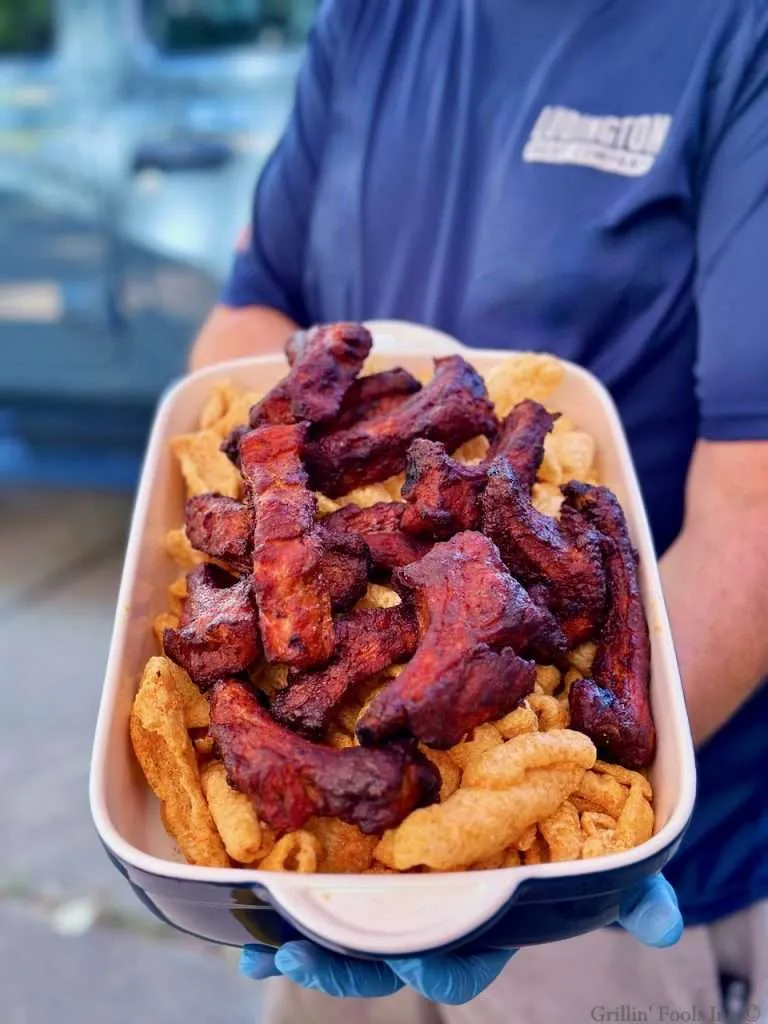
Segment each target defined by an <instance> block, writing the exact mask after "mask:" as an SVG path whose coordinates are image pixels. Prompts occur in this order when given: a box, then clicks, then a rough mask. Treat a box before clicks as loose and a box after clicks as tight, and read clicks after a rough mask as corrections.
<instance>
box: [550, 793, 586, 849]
mask: <svg viewBox="0 0 768 1024" xmlns="http://www.w3.org/2000/svg"><path fill="white" fill-rule="evenodd" d="M539 832H540V833H541V836H542V838H543V839H544V841H545V842H546V844H547V848H548V853H549V856H548V858H547V859H548V860H550V861H560V860H578V859H579V856H580V855H581V846H582V843H583V841H584V837H583V835H582V832H581V821H580V819H579V812H578V811H577V810H576V808H575V807H574V806H573V804H572V803H571V801H570V800H564V801H563V803H561V804H560V806H559V807H558V809H557V810H556V811H555V813H554V814H551V815H550V816H549V817H548V818H544V819H543V820H542V821H540V822H539Z"/></svg>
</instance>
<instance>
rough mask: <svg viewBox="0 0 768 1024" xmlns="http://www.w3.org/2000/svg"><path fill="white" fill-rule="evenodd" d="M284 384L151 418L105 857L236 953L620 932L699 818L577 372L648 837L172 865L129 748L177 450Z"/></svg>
mask: <svg viewBox="0 0 768 1024" xmlns="http://www.w3.org/2000/svg"><path fill="white" fill-rule="evenodd" d="M369 327H370V328H371V330H372V331H373V334H374V338H375V351H376V352H378V353H380V354H382V355H386V356H387V358H389V357H390V355H391V357H392V365H401V366H404V367H406V368H407V369H410V370H413V371H419V370H421V369H423V368H424V367H425V366H426V365H429V364H430V362H431V358H432V357H433V356H435V355H445V354H450V353H452V352H460V353H461V354H463V355H464V356H465V357H466V358H467V359H468V360H469V361H471V362H472V363H473V364H474V365H475V366H476V367H477V368H478V369H480V370H481V371H482V370H483V369H486V368H488V367H490V366H492V365H494V364H495V363H497V362H498V361H499V360H500V359H503V358H504V356H505V355H508V354H509V353H505V352H493V351H480V350H475V349H466V348H464V347H463V346H461V345H459V344H458V343H457V342H456V341H455V340H453V339H452V338H449V337H447V336H445V335H442V334H439V333H438V332H435V331H432V330H429V329H426V328H423V327H418V326H415V325H412V324H405V323H399V322H382V321H379V322H376V323H373V324H369ZM285 372H286V364H285V362H284V360H283V358H282V356H261V357H256V358H250V359H243V360H238V361H235V362H231V363H228V364H225V365H220V366H216V367H212V368H208V369H205V370H202V371H198V372H197V373H195V374H192V375H191V376H189V377H187V378H185V379H183V380H181V381H180V382H179V383H177V384H176V385H175V386H173V387H172V388H171V389H170V390H169V391H168V392H167V393H166V395H165V397H164V398H163V400H162V402H161V404H160V407H159V410H158V412H157V416H156V420H155V423H154V428H153V431H152V435H151V439H150V442H149V447H148V451H147V454H146V460H145V464H144V469H143V474H142V478H141V484H140V487H139V492H138V496H137V500H136V506H135V509H134V514H133V523H132V528H131V533H130V539H129V542H128V550H127V553H126V557H125V566H124V570H123V577H122V584H121V587H120V594H119V599H118V606H117V614H116V619H115V627H114V633H113V637H112V644H111V649H110V654H109V663H108V666H107V672H106V679H105V683H104V690H103V694H102V698H101V707H100V711H99V717H98V724H97V729H96V736H95V742H94V750H93V760H92V767H91V780H90V798H91V810H92V815H93V820H94V822H95V825H96V828H97V830H98V833H99V836H100V837H101V840H102V842H103V844H104V846H105V848H106V850H107V852H108V854H109V856H110V857H111V859H112V860H113V862H114V863H115V865H116V866H117V867H118V869H119V870H120V871H121V872H122V873H123V874H124V875H125V876H126V878H127V879H128V881H129V882H130V884H131V885H132V887H133V888H134V890H135V892H136V893H137V895H138V896H139V898H140V899H142V900H143V901H144V902H145V903H146V904H147V905H148V906H149V907H150V908H151V909H152V910H153V911H154V912H155V913H156V914H157V915H158V916H159V917H161V918H162V919H163V920H165V921H167V922H169V923H170V924H172V925H174V926H175V927H177V928H180V929H182V930H184V931H187V932H190V933H192V934H194V935H197V936H200V937H202V938H205V939H209V940H211V941H214V942H219V943H224V944H228V945H234V946H237V945H243V944H244V943H248V942H255V941H262V942H266V943H269V944H272V945H279V944H280V943H281V942H284V941H286V940H287V939H289V938H292V937H296V934H297V933H300V934H301V935H304V936H308V937H310V938H313V939H314V940H315V941H317V942H319V943H321V944H323V945H324V946H326V947H327V948H330V949H334V950H338V951H344V952H348V953H354V954H357V955H361V956H368V957H381V956H384V955H397V954H407V953H415V952H421V951H434V950H437V949H449V948H456V947H458V946H461V945H465V944H467V943H470V942H473V941H475V940H477V939H478V938H479V937H480V936H482V942H483V944H484V945H492V946H500V947H512V946H517V945H525V944H532V943H538V942H548V941H553V940H556V939H562V938H567V937H569V936H571V935H575V934H579V933H581V932H584V931H588V930H590V929H592V928H594V927H598V926H601V925H604V924H606V923H608V922H610V921H611V920H613V919H615V916H616V913H617V909H618V900H619V894H620V892H621V890H622V889H624V888H626V887H627V886H629V885H631V884H633V883H634V882H636V881H638V880H640V879H641V878H642V877H643V876H645V875H649V874H652V873H654V872H656V871H658V870H660V869H661V868H662V867H663V865H664V864H665V863H666V861H667V860H668V859H669V858H670V857H671V856H672V854H673V853H674V851H675V850H676V848H677V846H678V845H679V842H680V839H681V837H682V834H683V832H684V830H685V828H686V825H687V823H688V820H689V817H690V815H691V811H692V808H693V800H694V790H695V769H694V759H693V747H692V743H691V738H690V733H689V728H688V720H687V715H686V709H685V704H684V699H683V692H682V687H681V683H680V677H679V673H678V668H677V663H676V659H675V653H674V649H673V645H672V640H671V636H670V629H669V623H668V621H667V615H666V611H665V606H664V601H663V597H662V591H661V586H660V582H659V575H658V571H657V565H656V558H655V554H654V549H653V543H652V540H651V534H650V530H649V527H648V523H647V520H646V515H645V511H644V508H643V503H642V499H641V496H640V491H639V488H638V484H637V480H636V476H635V472H634V469H633V465H632V460H631V457H630V454H629V450H628V447H627V444H626V441H625V438H624V433H623V431H622V428H621V425H620V422H619V419H618V416H617V413H616V410H615V407H614V405H613V402H612V401H611V399H610V397H609V396H608V394H607V392H606V391H605V389H604V388H603V387H602V385H601V384H600V383H599V382H598V381H596V380H595V379H594V378H593V377H592V376H591V375H590V374H589V373H587V372H585V371H584V370H582V369H580V368H579V367H577V366H574V365H571V364H566V368H565V376H564V379H563V382H562V385H561V386H560V389H559V391H558V393H557V394H555V395H554V396H553V398H552V400H551V401H552V404H553V405H554V407H556V408H558V409H560V410H562V412H563V413H565V414H567V415H568V416H569V417H571V418H572V419H573V420H574V421H575V422H576V424H577V425H578V426H580V427H582V428H583V429H585V430H587V431H588V432H589V433H591V434H592V435H593V437H594V438H595V440H596V442H597V449H598V459H599V470H600V476H601V480H602V482H604V483H605V484H607V485H608V486H609V487H611V488H612V489H613V490H614V491H615V492H616V494H617V495H618V497H619V499H620V501H621V502H622V504H623V507H624V509H625V512H626V515H627V519H628V523H629V527H630V531H631V535H632V539H633V541H634V543H635V545H636V547H637V548H638V550H639V553H640V566H641V583H642V589H643V596H644V601H645V605H646V610H647V615H648V620H649V624H650V631H651V639H652V686H651V694H652V704H653V712H654V716H655V720H656V726H657V730H658V753H657V757H656V761H655V765H654V767H653V772H652V782H653V787H654V792H655V798H656V829H655V833H654V835H653V836H652V838H651V839H650V840H649V841H648V842H647V843H645V844H644V845H642V846H640V847H637V848H636V849H632V850H629V851H627V852H625V853H617V854H612V855H610V856H606V857H602V858H597V859H593V860H586V861H575V862H569V863H554V864H539V865H530V866H522V867H516V868H507V869H501V870H495V871H494V870H492V871H480V872H465V873H449V874H416V875H404V876H402V877H397V876H392V875H296V874H289V873H272V872H259V871H246V870H238V869H222V868H200V867H192V866H190V865H188V864H185V863H182V862H181V860H180V858H179V856H178V854H177V853H175V851H174V847H173V844H172V842H171V840H170V839H169V838H168V836H167V835H166V834H165V832H164V830H163V828H162V825H161V823H160V818H159V813H158V805H157V802H156V801H155V799H154V798H153V797H152V795H151V794H150V792H149V790H148V788H147V786H146V783H145V781H144V779H143V776H142V774H141V771H140V769H139V767H138V765H137V763H136V761H135V758H134V756H133V752H132V749H131V746H130V742H129V736H128V715H129V710H130V706H131V701H132V699H133V696H134V693H135V690H136V686H137V682H138V679H139V677H140V674H141V670H142V667H143V665H144V663H145V662H146V660H147V658H148V657H150V656H151V655H152V654H154V653H156V650H155V646H154V638H153V634H152V629H151V623H152V620H153V618H154V616H155V615H156V614H157V613H158V612H160V611H162V610H164V606H165V600H166V593H165V588H166V585H167V584H168V583H170V582H171V580H172V579H173V578H174V577H175V576H176V574H177V571H178V570H177V569H175V568H174V566H173V565H171V564H170V562H169V560H168V558H167V557H166V555H165V551H164V547H163V540H164V537H165V534H166V531H168V530H169V529H171V528H173V527H177V526H178V525H179V524H180V523H181V522H182V520H183V503H184V494H183V485H182V480H181V476H180V474H179V472H178V468H177V465H176V463H175V461H174V460H173V458H172V456H171V454H170V452H169V448H168V441H169V439H170V438H171V437H172V436H173V435H175V434H178V433H182V432H185V431H189V430H192V429H195V427H196V424H197V420H198V416H199V413H200V410H201V407H202V405H203V403H204V401H205V399H206V397H207V396H208V393H209V391H210V388H211V385H212V384H213V383H214V382H215V381H218V380H220V379H222V378H228V379H230V380H231V381H232V382H233V383H235V384H236V385H237V386H239V387H241V388H243V389H256V390H263V391H266V390H267V389H268V388H269V387H271V386H272V385H273V384H274V383H275V382H276V381H277V380H278V379H279V378H281V377H282V376H283V375H284V373H285Z"/></svg>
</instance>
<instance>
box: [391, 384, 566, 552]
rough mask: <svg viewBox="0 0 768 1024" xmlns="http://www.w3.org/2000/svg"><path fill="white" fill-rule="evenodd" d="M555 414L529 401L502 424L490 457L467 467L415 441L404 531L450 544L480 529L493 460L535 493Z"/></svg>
mask: <svg viewBox="0 0 768 1024" xmlns="http://www.w3.org/2000/svg"><path fill="white" fill-rule="evenodd" d="M556 419H557V415H556V414H552V413H549V412H547V410H546V409H545V408H544V406H543V405H539V403H538V402H534V401H531V400H530V399H525V400H524V401H522V402H520V403H518V405H516V406H515V408H514V409H513V410H512V412H511V413H510V414H509V415H508V416H507V417H506V419H505V420H503V422H502V424H501V427H500V428H499V432H498V434H497V435H496V437H495V438H494V440H493V441H492V443H491V446H490V448H489V450H488V454H487V456H486V458H485V459H484V460H483V461H482V462H480V463H478V464H477V465H474V466H465V465H462V464H461V463H460V462H457V461H456V460H455V459H452V458H451V457H450V455H448V453H447V452H446V451H445V448H444V447H443V446H442V445H439V444H436V443H435V442H433V441H425V440H417V441H414V442H413V444H412V445H411V447H410V448H409V450H408V460H407V463H406V480H405V486H404V487H403V492H402V493H403V498H405V500H406V501H407V502H408V508H407V510H406V512H405V514H404V516H403V529H404V530H406V531H407V532H409V533H414V534H417V535H422V536H428V537H435V538H436V539H438V540H447V539H448V538H449V537H452V536H453V534H454V533H458V532H459V531H460V530H476V529H478V528H479V526H480V521H481V509H480V496H481V495H482V493H483V489H484V488H485V482H486V474H487V470H488V468H489V467H490V465H491V464H492V462H493V460H494V459H497V458H499V457H501V456H504V457H505V458H506V459H507V461H508V462H509V464H510V466H511V467H512V468H513V469H514V471H515V472H516V473H517V475H518V477H519V479H520V482H521V483H522V485H523V486H524V487H525V488H526V489H527V490H528V491H530V489H531V488H532V487H533V484H534V482H535V480H536V473H537V471H538V468H539V466H540V465H541V460H542V459H543V457H544V438H545V437H546V436H547V434H548V433H549V432H550V430H551V429H552V427H553V425H554V422H555V420H556Z"/></svg>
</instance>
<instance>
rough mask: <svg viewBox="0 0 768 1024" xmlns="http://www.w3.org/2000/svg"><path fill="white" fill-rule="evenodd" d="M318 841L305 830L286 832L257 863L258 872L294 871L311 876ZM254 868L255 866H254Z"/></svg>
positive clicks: (317, 857)
mask: <svg viewBox="0 0 768 1024" xmlns="http://www.w3.org/2000/svg"><path fill="white" fill-rule="evenodd" d="M320 854H321V848H320V840H319V839H318V838H317V836H313V835H312V833H311V832H307V831H306V829H299V830H298V831H296V832H288V833H287V834H286V835H284V836H283V837H282V839H278V841H277V842H276V843H275V845H274V846H273V847H272V849H271V850H270V852H269V853H268V854H267V856H266V857H265V858H264V859H263V860H262V861H260V862H259V865H258V868H259V871H296V872H297V873H298V874H301V875H304V874H311V873H312V872H313V871H317V863H318V860H319V858H320ZM254 866H255V865H254Z"/></svg>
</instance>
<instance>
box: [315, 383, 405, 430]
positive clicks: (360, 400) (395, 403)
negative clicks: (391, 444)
mask: <svg viewBox="0 0 768 1024" xmlns="http://www.w3.org/2000/svg"><path fill="white" fill-rule="evenodd" d="M417 391H421V384H420V383H419V382H418V381H417V380H416V378H415V377H413V376H412V375H411V374H410V373H408V371H407V370H403V369H401V368H400V367H396V368H395V369H393V370H383V371H382V372H381V373H372V374H369V375H368V376H367V377H358V379H357V380H355V381H353V382H352V384H351V385H350V387H349V391H347V393H346V395H345V396H344V401H343V402H342V403H341V409H340V410H339V415H338V416H337V417H336V418H335V419H334V420H332V421H331V422H330V423H328V424H325V425H324V426H323V427H321V428H319V429H318V430H316V431H315V432H314V436H315V437H320V436H323V435H325V434H329V433H332V432H333V431H335V430H347V429H348V428H349V427H354V426H355V425H356V424H359V423H364V422H366V421H367V420H372V419H375V417H377V416H384V415H387V414H389V413H391V412H393V411H394V410H395V409H397V408H399V407H400V406H401V405H402V404H403V402H404V401H405V400H406V399H407V398H409V397H410V396H411V395H415V394H416V392H417Z"/></svg>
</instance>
